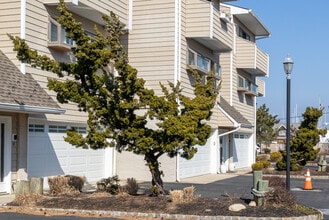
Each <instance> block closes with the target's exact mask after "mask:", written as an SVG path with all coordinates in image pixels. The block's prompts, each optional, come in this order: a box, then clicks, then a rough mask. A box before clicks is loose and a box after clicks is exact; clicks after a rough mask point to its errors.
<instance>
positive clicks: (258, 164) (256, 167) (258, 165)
mask: <svg viewBox="0 0 329 220" xmlns="http://www.w3.org/2000/svg"><path fill="white" fill-rule="evenodd" d="M263 168H264V165H263V163H262V162H260V161H257V162H256V163H253V164H252V165H251V169H252V170H262V169H263Z"/></svg>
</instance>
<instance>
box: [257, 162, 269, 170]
mask: <svg viewBox="0 0 329 220" xmlns="http://www.w3.org/2000/svg"><path fill="white" fill-rule="evenodd" d="M259 162H261V163H263V168H264V169H266V168H269V167H270V166H271V162H270V161H267V160H266V161H265V160H262V161H259Z"/></svg>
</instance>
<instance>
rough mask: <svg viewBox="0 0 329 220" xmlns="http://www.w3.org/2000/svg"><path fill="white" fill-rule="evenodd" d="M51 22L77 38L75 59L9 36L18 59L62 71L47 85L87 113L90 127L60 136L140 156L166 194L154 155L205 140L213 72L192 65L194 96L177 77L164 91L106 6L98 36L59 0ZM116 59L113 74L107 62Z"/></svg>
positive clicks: (188, 150)
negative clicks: (127, 46)
mask: <svg viewBox="0 0 329 220" xmlns="http://www.w3.org/2000/svg"><path fill="white" fill-rule="evenodd" d="M58 10H59V12H60V16H59V17H58V18H57V21H58V22H59V23H60V24H61V25H62V27H63V28H64V29H65V31H66V33H67V37H69V38H71V39H72V40H74V42H75V46H74V47H73V48H72V53H73V54H74V56H75V57H76V62H73V63H64V62H58V61H55V60H52V59H51V58H49V57H47V56H42V55H39V54H38V52H37V51H36V50H32V49H31V48H30V47H29V46H28V45H27V43H26V42H25V41H24V39H21V38H19V37H14V36H11V35H9V37H10V38H11V39H12V41H13V43H14V50H15V51H16V52H17V57H18V59H19V60H21V61H24V62H26V63H28V64H30V65H31V66H32V67H35V68H41V69H43V70H47V71H50V72H53V73H55V74H57V75H58V76H59V77H64V76H65V77H66V80H58V79H56V78H52V79H50V80H49V81H48V88H49V89H50V90H53V91H55V92H56V93H57V100H58V101H59V102H60V103H67V102H73V103H76V104H77V107H78V108H79V110H81V111H85V112H87V114H88V121H87V123H88V133H87V135H86V136H82V135H81V134H78V133H77V132H76V131H75V130H74V129H73V130H68V131H67V136H66V138H65V141H67V142H69V143H71V144H72V145H74V146H77V147H83V148H92V149H100V148H105V147H115V148H116V149H117V150H118V151H119V152H122V151H130V152H133V153H135V154H140V155H144V160H145V161H146V162H147V165H148V167H149V170H150V172H151V175H152V186H153V189H154V190H153V192H154V193H155V194H157V195H161V194H163V193H164V189H163V182H162V178H161V175H162V171H161V170H160V165H159V162H158V160H159V157H160V156H162V155H164V154H168V155H169V156H170V157H174V156H177V155H178V151H181V152H182V153H180V154H179V155H180V156H182V157H184V158H186V159H190V158H192V157H193V156H194V154H195V153H196V152H197V147H196V146H197V145H204V144H205V143H206V141H207V139H208V137H209V135H210V133H211V127H210V125H208V124H206V122H205V120H209V119H210V116H211V109H212V108H213V107H214V105H215V101H216V97H217V94H218V91H217V89H216V88H214V82H215V76H214V73H213V72H211V73H209V74H208V75H207V76H206V77H205V78H206V80H204V79H203V77H202V76H200V75H199V74H198V73H197V72H196V71H195V70H191V74H192V75H193V76H194V78H195V84H194V85H192V86H193V87H194V97H193V98H190V97H187V96H184V95H183V93H182V89H181V88H180V84H179V82H177V83H176V85H175V84H174V83H173V82H168V85H169V86H168V87H166V86H164V85H163V84H161V83H160V86H161V88H162V91H163V96H156V95H155V93H154V91H153V90H150V89H147V88H145V87H144V83H145V82H144V80H143V79H141V78H138V77H137V70H136V69H135V68H133V67H132V66H130V65H129V63H128V57H127V54H126V51H125V50H124V48H123V46H122V45H121V44H120V36H121V35H123V34H124V32H123V31H122V24H121V23H120V21H119V19H118V17H117V16H116V15H115V14H114V13H113V12H110V15H109V16H107V15H103V19H104V22H105V24H106V25H105V29H106V31H107V35H106V36H104V35H102V34H101V33H100V31H98V29H97V28H96V27H95V32H96V37H95V39H93V40H91V39H90V37H89V36H88V35H86V34H85V32H84V30H83V28H82V25H81V23H79V22H77V21H75V19H74V18H73V16H72V14H71V13H70V12H69V11H68V10H67V7H66V5H65V3H64V0H60V3H59V5H58ZM110 61H111V62H114V67H115V69H116V71H117V75H116V74H115V73H113V72H111V71H110V70H109V69H108V68H107V65H108V64H109V63H110Z"/></svg>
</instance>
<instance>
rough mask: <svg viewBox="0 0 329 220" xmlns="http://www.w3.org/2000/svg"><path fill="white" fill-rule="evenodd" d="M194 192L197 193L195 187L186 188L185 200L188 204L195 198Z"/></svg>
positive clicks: (184, 190) (184, 191)
mask: <svg viewBox="0 0 329 220" xmlns="http://www.w3.org/2000/svg"><path fill="white" fill-rule="evenodd" d="M194 192H195V187H194V186H189V187H185V188H184V189H183V193H184V200H185V201H187V202H191V201H192V200H193V199H194V198H195V196H194Z"/></svg>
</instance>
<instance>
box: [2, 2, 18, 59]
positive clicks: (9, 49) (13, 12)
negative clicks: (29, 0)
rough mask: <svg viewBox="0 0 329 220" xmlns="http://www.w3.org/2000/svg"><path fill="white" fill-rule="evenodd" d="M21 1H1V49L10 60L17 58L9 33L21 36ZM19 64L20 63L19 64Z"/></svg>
mask: <svg viewBox="0 0 329 220" xmlns="http://www.w3.org/2000/svg"><path fill="white" fill-rule="evenodd" d="M20 2H21V1H20V0H2V1H0V15H1V16H0V49H1V50H2V51H3V52H4V53H5V54H6V56H8V57H9V58H10V59H13V58H15V57H16V54H15V53H14V52H13V46H12V43H11V41H10V40H9V38H8V36H7V33H9V34H13V35H20V20H21V17H20V13H21V11H20V10H21V9H20V5H21V3H20ZM17 63H18V62H17Z"/></svg>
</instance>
